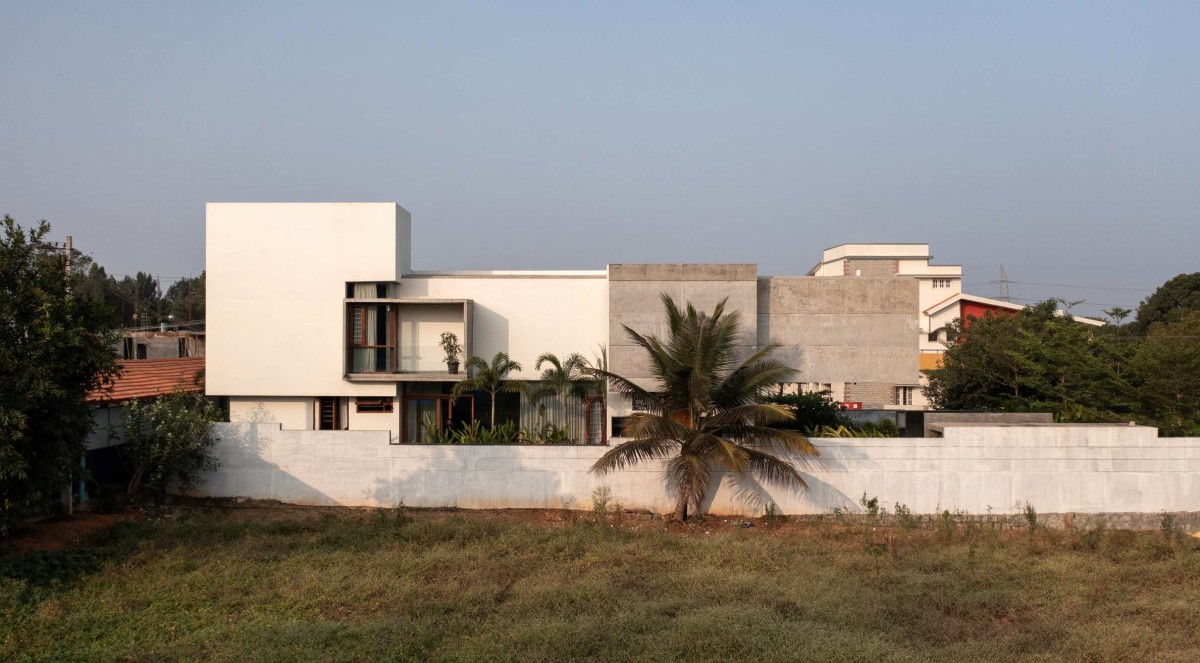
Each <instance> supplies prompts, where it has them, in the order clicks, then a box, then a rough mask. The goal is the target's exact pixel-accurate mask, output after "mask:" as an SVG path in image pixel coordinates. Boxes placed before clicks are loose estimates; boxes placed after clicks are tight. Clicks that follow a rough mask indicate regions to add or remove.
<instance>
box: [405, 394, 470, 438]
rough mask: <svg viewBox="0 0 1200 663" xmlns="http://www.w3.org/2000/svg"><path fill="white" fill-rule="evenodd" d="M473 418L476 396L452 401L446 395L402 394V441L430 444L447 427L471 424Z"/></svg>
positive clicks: (448, 428)
mask: <svg viewBox="0 0 1200 663" xmlns="http://www.w3.org/2000/svg"><path fill="white" fill-rule="evenodd" d="M474 420H475V399H474V398H472V397H470V396H465V397H463V398H460V399H458V400H457V401H455V400H454V399H452V398H451V397H450V396H449V395H447V394H411V395H408V396H405V397H404V430H403V433H404V435H403V439H402V442H404V443H405V444H431V443H435V442H438V441H439V440H440V439H441V434H442V433H444V432H445V431H447V430H455V429H458V428H461V427H463V426H467V425H470V424H471V422H473V421H474Z"/></svg>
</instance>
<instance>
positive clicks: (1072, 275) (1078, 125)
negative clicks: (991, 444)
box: [0, 0, 1200, 313]
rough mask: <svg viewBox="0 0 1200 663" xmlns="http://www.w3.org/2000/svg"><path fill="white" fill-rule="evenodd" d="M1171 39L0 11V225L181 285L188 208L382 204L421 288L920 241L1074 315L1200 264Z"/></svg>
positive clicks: (432, 6) (1199, 116) (444, 8)
mask: <svg viewBox="0 0 1200 663" xmlns="http://www.w3.org/2000/svg"><path fill="white" fill-rule="evenodd" d="M343 4H344V5H345V6H343ZM1198 25H1200V3H1196V2H1184V3H1167V2H1152V3H1102V2H1080V3H1063V4H1059V3H1046V2H1037V3H1010V2H1003V3H1000V2H992V3H969V2H949V3H787V4H782V3H781V4H772V3H749V4H747V5H745V6H735V5H733V4H707V3H703V4H702V3H628V4H624V3H611V2H606V3H596V4H583V3H555V4H551V3H540V4H531V3H530V4H527V3H489V4H457V3H422V4H413V5H407V6H406V5H402V4H399V3H286V4H285V3H245V2H237V3H222V2H205V3H189V4H186V5H185V4H181V3H157V2H153V3H66V2H53V3H18V2H9V1H7V0H4V1H2V2H0V48H2V49H3V56H2V57H0V90H2V91H3V98H2V99H0V213H9V214H12V215H13V216H15V217H17V219H18V220H19V221H22V222H30V221H33V220H36V219H38V218H46V219H48V220H49V221H51V223H53V224H54V226H55V233H56V234H57V235H66V234H71V235H73V236H74V238H75V242H76V244H77V245H78V246H79V247H80V248H82V249H83V250H85V251H86V252H88V253H91V254H92V255H93V256H94V257H95V258H97V260H99V261H100V262H101V263H102V264H104V265H106V266H107V267H109V269H110V271H112V272H116V273H128V272H132V271H136V270H138V269H143V270H149V271H153V272H157V273H161V274H163V275H164V276H165V275H171V276H175V275H185V274H194V273H198V272H199V271H200V270H201V269H202V268H203V262H204V251H203V241H204V229H203V225H204V203H205V202H206V201H276V200H287V201H310V200H370V201H396V202H399V203H400V204H401V205H403V206H404V207H406V208H407V209H408V210H410V211H411V212H412V213H413V219H414V229H413V240H414V245H415V250H414V265H415V266H416V267H417V268H422V269H428V268H445V269H506V268H507V269H530V268H561V269H593V268H602V267H603V266H604V265H605V264H606V263H609V262H684V261H695V262H717V261H720V262H757V263H758V264H759V269H760V273H763V274H801V273H804V272H805V271H807V270H808V268H810V267H811V266H812V265H813V264H814V263H815V262H816V261H817V259H818V257H819V256H820V251H821V249H823V248H825V247H828V246H832V245H835V244H840V243H843V242H872V241H883V242H887V241H902V242H918V241H928V242H930V243H931V244H932V245H933V253H934V254H935V256H936V258H937V259H938V260H939V261H943V262H952V263H962V264H963V265H964V267H965V269H966V271H967V275H966V279H965V282H966V283H967V284H968V286H969V287H968V288H967V289H968V291H972V292H975V293H977V294H983V295H995V294H996V286H995V285H993V284H990V283H988V282H989V281H994V280H995V279H996V278H997V276H998V270H999V265H1001V264H1003V265H1005V267H1006V269H1007V272H1008V276H1009V278H1010V279H1012V280H1013V281H1014V284H1013V285H1012V286H1011V290H1012V294H1013V295H1014V296H1016V297H1020V298H1026V299H1036V298H1042V297H1048V296H1062V297H1066V298H1069V299H1086V300H1087V301H1088V302H1089V304H1088V305H1083V306H1082V307H1080V308H1078V309H1076V310H1077V311H1078V312H1082V313H1094V312H1095V311H1096V310H1098V308H1103V307H1105V306H1110V305H1114V304H1120V305H1126V306H1129V305H1133V304H1136V303H1137V301H1138V300H1140V299H1141V298H1142V297H1144V296H1145V295H1146V294H1148V292H1149V290H1150V289H1153V288H1154V287H1156V286H1158V285H1159V284H1160V283H1162V282H1163V281H1164V280H1166V279H1167V278H1170V277H1172V276H1174V275H1176V274H1178V273H1180V272H1192V271H1200V258H1197V246H1198V245H1200V40H1198V39H1196V38H1195V32H1196V30H1197V26H1198ZM1028 283H1052V284H1064V285H1071V286H1091V287H1092V288H1090V289H1088V288H1078V287H1072V288H1065V287H1061V286H1054V287H1048V286H1033V285H1027V284H1028ZM1114 288H1126V289H1114Z"/></svg>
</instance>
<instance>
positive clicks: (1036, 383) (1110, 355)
mask: <svg viewBox="0 0 1200 663" xmlns="http://www.w3.org/2000/svg"><path fill="white" fill-rule="evenodd" d="M1058 304H1059V302H1058V301H1057V300H1047V301H1044V302H1041V303H1038V304H1035V305H1033V306H1030V307H1028V308H1026V309H1024V310H1022V311H1019V312H1017V313H1016V314H1015V315H992V314H989V315H986V316H984V317H983V318H974V317H973V318H971V319H970V320H956V321H955V322H954V323H952V324H951V325H950V326H949V327H948V333H949V343H948V344H947V350H946V353H945V354H944V355H943V361H942V366H941V368H939V369H936V370H932V371H928V375H929V385H928V387H927V388H926V395H927V396H928V397H929V400H930V402H931V403H932V404H933V405H934V407H936V408H938V409H947V410H997V411H1048V412H1053V413H1055V415H1056V417H1057V418H1058V420H1059V421H1119V420H1123V419H1125V418H1126V417H1127V416H1128V414H1129V413H1130V412H1132V411H1133V410H1134V407H1135V403H1134V400H1133V398H1132V395H1133V394H1132V391H1131V389H1130V386H1129V384H1128V382H1127V381H1125V380H1124V379H1123V378H1122V377H1121V375H1119V374H1118V372H1117V369H1116V367H1117V366H1118V365H1119V364H1120V357H1121V354H1120V353H1121V352H1123V350H1122V349H1121V347H1120V344H1119V343H1118V342H1116V341H1115V340H1114V337H1113V336H1112V335H1110V334H1097V333H1096V332H1095V328H1094V327H1091V326H1089V325H1085V324H1082V323H1080V322H1077V321H1075V320H1074V319H1073V318H1071V316H1069V315H1062V314H1060V313H1059V312H1058V310H1057V306H1058ZM968 327H969V329H968Z"/></svg>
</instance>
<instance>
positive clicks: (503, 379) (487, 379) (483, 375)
mask: <svg viewBox="0 0 1200 663" xmlns="http://www.w3.org/2000/svg"><path fill="white" fill-rule="evenodd" d="M466 369H467V376H468V377H467V379H465V380H462V381H461V382H459V383H457V384H455V385H454V389H453V390H451V391H450V396H451V397H452V398H454V399H455V400H457V399H459V398H462V396H463V395H464V394H466V393H469V392H472V391H486V392H487V393H488V394H489V395H490V396H491V399H492V403H491V406H492V415H491V418H490V419H488V428H489V429H495V428H496V394H498V393H500V392H502V391H504V392H508V393H516V394H525V395H526V396H528V395H529V383H527V382H525V381H524V380H509V379H508V375H509V373H512V372H514V371H520V370H521V365H520V364H519V363H517V362H515V361H513V360H512V359H511V358H509V356H508V353H507V352H497V353H496V355H495V356H494V357H492V361H491V363H488V362H487V361H486V360H485V359H483V358H482V357H471V358H470V359H468V360H467V366H466Z"/></svg>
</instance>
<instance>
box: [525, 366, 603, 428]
mask: <svg viewBox="0 0 1200 663" xmlns="http://www.w3.org/2000/svg"><path fill="white" fill-rule="evenodd" d="M543 365H545V366H546V368H545V370H543V369H542V366H543ZM588 366H589V364H588V360H587V359H584V358H583V355H581V354H579V353H577V352H576V353H572V354H569V355H567V356H566V357H565V358H563V359H559V358H558V356H557V355H555V354H553V353H550V352H545V353H542V354H541V355H540V356H539V357H538V358H537V362H536V363H535V364H534V365H533V368H534V370H538V371H542V374H541V376H540V378H539V379H540V384H539V386H538V389H537V390H536V391H535V392H534V394H533V400H535V401H540V400H542V399H545V398H556V399H558V401H559V402H560V403H561V404H562V412H563V416H566V413H567V408H568V407H569V406H570V403H571V400H572V399H578V400H579V401H581V402H582V401H583V400H584V399H585V398H587V394H588V387H589V385H590V384H591V383H593V382H595V379H594V378H592V377H591V376H590V375H588V374H587V373H585V372H584V371H585V369H587V368H588Z"/></svg>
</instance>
